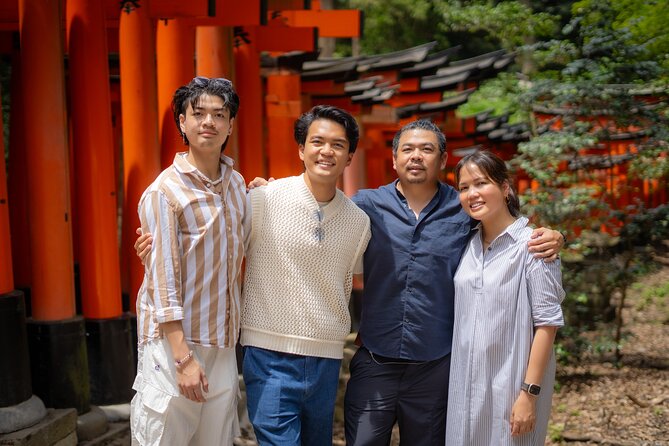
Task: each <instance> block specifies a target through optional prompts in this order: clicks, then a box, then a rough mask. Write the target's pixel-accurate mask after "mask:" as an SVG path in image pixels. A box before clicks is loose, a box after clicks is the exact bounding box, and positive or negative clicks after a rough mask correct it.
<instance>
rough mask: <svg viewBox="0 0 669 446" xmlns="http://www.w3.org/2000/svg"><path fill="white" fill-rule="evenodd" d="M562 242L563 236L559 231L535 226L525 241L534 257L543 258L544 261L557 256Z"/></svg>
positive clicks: (549, 260) (550, 260) (551, 259)
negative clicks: (528, 239)
mask: <svg viewBox="0 0 669 446" xmlns="http://www.w3.org/2000/svg"><path fill="white" fill-rule="evenodd" d="M564 242H565V240H564V237H563V235H562V233H560V232H559V231H555V230H553V229H549V228H537V229H535V230H534V231H533V232H532V237H531V239H530V241H529V242H527V246H528V247H529V251H530V252H531V253H533V254H534V257H535V258H537V259H544V261H545V262H552V261H554V260H555V259H557V258H558V255H559V254H560V250H561V249H562V246H564Z"/></svg>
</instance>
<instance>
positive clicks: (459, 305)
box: [446, 217, 565, 446]
mask: <svg viewBox="0 0 669 446" xmlns="http://www.w3.org/2000/svg"><path fill="white" fill-rule="evenodd" d="M531 235H532V229H530V228H528V227H527V218H524V217H521V218H519V219H517V220H516V221H515V222H514V223H512V224H511V225H510V226H509V227H507V228H506V230H505V231H504V232H502V233H501V234H500V235H499V236H498V237H497V238H496V239H495V240H494V241H493V242H492V243H491V244H490V246H489V247H488V249H486V250H484V249H483V244H482V241H481V235H480V231H477V232H475V233H474V235H473V237H472V239H471V240H470V242H469V245H468V246H467V249H466V251H465V253H464V254H463V256H462V260H461V262H460V266H458V270H457V272H456V274H455V328H454V335H453V350H452V356H451V374H450V383H449V389H448V419H447V422H446V443H447V444H449V445H462V446H465V445H466V446H488V445H495V446H503V445H515V446H523V445H524V446H534V445H538V444H544V442H545V439H546V429H547V426H548V418H549V415H550V409H551V395H552V393H553V383H554V378H555V356H554V355H551V358H550V360H549V362H548V364H547V366H546V371H545V373H544V378H543V379H542V381H541V382H539V383H533V384H539V385H541V395H540V396H539V397H538V398H537V400H536V427H535V428H534V430H533V431H532V432H531V433H527V434H525V435H521V436H519V437H511V424H510V422H509V420H510V419H511V408H512V406H513V403H514V402H515V400H516V398H518V395H519V394H520V392H521V389H520V388H521V385H522V383H523V381H524V378H525V373H526V372H527V365H528V361H529V356H530V349H531V347H532V342H533V339H534V330H535V327H540V326H561V325H563V317H562V309H561V307H560V303H561V302H562V299H563V298H564V295H565V293H564V290H563V289H562V276H561V272H560V262H559V261H555V262H552V263H546V262H544V261H543V260H540V259H535V258H534V257H533V255H532V254H531V253H530V252H529V251H528V248H527V242H528V241H529V239H530V237H531Z"/></svg>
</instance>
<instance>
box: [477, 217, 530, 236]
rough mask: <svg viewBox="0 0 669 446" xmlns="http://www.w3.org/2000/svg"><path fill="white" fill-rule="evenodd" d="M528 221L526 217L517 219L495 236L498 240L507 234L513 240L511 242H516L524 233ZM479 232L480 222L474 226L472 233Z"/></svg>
mask: <svg viewBox="0 0 669 446" xmlns="http://www.w3.org/2000/svg"><path fill="white" fill-rule="evenodd" d="M528 221H529V220H528V219H527V217H518V218H517V219H516V221H514V222H513V223H511V224H510V225H509V226H507V227H506V229H505V230H504V231H502V233H501V234H500V235H499V236H497V238H499V237H500V236H502V235H504V234H509V236H510V237H511V238H512V239H513V241H517V240H518V239H519V238H520V237H521V236H522V234H523V232H524V231H525V228H526V227H527V223H528ZM480 230H481V222H478V224H477V225H476V226H474V228H473V229H472V231H480Z"/></svg>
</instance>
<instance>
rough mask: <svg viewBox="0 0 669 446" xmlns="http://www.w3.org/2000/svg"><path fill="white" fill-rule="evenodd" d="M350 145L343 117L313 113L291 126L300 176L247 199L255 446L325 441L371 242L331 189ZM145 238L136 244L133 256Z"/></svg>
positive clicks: (245, 321) (246, 330)
mask: <svg viewBox="0 0 669 446" xmlns="http://www.w3.org/2000/svg"><path fill="white" fill-rule="evenodd" d="M358 138H359V131H358V125H357V123H356V122H355V119H354V118H353V117H352V116H351V115H350V114H349V113H347V112H345V111H343V110H341V109H339V108H336V107H332V106H316V107H314V108H312V109H311V110H310V111H309V112H307V113H305V114H303V115H302V116H300V118H299V119H298V120H297V121H296V122H295V140H296V142H297V144H298V153H299V156H300V159H301V160H302V161H303V163H304V169H305V170H304V173H303V174H302V175H300V176H295V177H289V178H284V179H280V180H276V181H273V182H271V183H270V184H268V185H266V186H263V187H257V188H255V189H253V190H251V191H250V192H249V193H248V195H247V206H246V214H245V216H244V232H245V235H244V237H245V246H246V273H245V278H244V290H243V296H242V300H243V309H242V315H241V333H242V334H241V343H242V345H243V346H244V365H243V372H244V382H245V384H246V393H247V399H248V412H249V418H250V419H251V423H252V424H253V428H254V431H255V434H256V437H257V440H258V443H259V444H260V445H261V446H262V445H278V444H281V445H295V446H299V445H326V444H331V443H332V422H333V416H334V404H335V399H336V395H337V386H338V383H339V369H340V365H341V359H342V356H343V347H344V339H345V338H346V336H347V335H348V334H349V332H350V328H351V319H350V315H349V311H348V301H349V297H350V295H351V287H352V280H353V275H354V274H358V273H361V272H362V257H363V253H364V252H365V249H366V247H367V243H368V242H369V239H370V237H371V234H370V223H369V217H368V216H367V214H365V213H364V212H363V211H362V210H360V209H359V208H358V207H357V206H356V205H355V204H353V202H352V201H351V200H349V199H348V198H347V197H346V196H345V195H344V194H343V193H342V192H341V191H340V190H338V189H337V180H338V179H339V177H340V176H341V175H342V173H343V171H344V168H345V167H346V166H348V165H349V164H350V162H351V159H352V157H353V153H354V152H355V149H356V147H357V144H358ZM263 182H264V180H263ZM151 241H152V238H151V236H150V234H145V235H143V236H141V237H140V238H139V239H138V240H137V242H136V243H135V248H136V249H137V252H138V255H139V256H140V257H142V258H143V257H144V256H145V255H146V253H147V252H148V251H149V250H150V248H151Z"/></svg>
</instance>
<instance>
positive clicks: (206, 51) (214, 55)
mask: <svg viewBox="0 0 669 446" xmlns="http://www.w3.org/2000/svg"><path fill="white" fill-rule="evenodd" d="M233 43H234V37H233V30H232V28H231V27H229V26H198V27H196V31H195V53H196V61H195V72H196V73H197V75H198V76H205V77H224V78H226V79H228V80H230V81H232V83H233V84H234V85H235V88H236V87H237V83H236V82H235V58H234V54H233V50H232V47H233ZM241 101H242V104H243V103H244V98H242V99H241ZM235 127H236V126H235ZM225 154H226V155H228V156H229V157H231V158H233V159H234V160H235V163H236V166H237V167H239V137H238V130H236V129H235V130H234V131H233V132H232V135H230V141H229V142H228V145H227V146H226V147H225Z"/></svg>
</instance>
